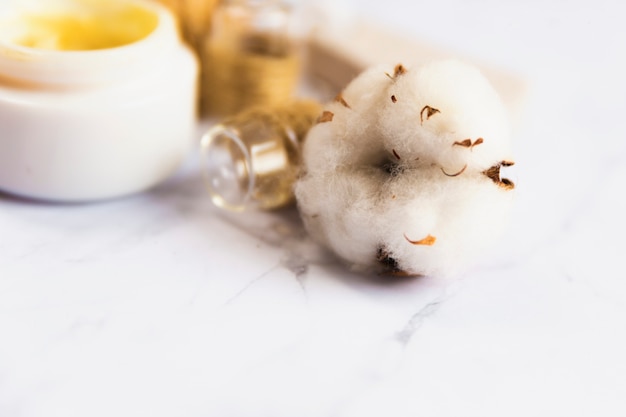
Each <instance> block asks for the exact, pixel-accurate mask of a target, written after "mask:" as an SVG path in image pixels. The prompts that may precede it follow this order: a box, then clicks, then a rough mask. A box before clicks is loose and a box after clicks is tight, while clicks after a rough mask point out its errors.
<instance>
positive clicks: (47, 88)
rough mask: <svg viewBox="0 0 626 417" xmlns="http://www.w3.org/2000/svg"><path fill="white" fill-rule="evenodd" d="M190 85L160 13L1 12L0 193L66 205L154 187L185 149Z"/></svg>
mask: <svg viewBox="0 0 626 417" xmlns="http://www.w3.org/2000/svg"><path fill="white" fill-rule="evenodd" d="M18 3H21V4H20V5H18ZM197 77H198V63H197V60H196V58H195V56H194V55H193V54H192V53H191V51H190V50H189V49H188V48H187V47H186V46H185V45H184V44H183V43H182V41H181V40H180V37H179V34H178V29H177V26H176V23H175V20H174V18H173V16H172V14H171V12H169V11H168V10H167V9H166V8H165V7H163V6H161V5H159V4H157V3H153V2H149V1H143V0H57V1H50V0H40V1H38V2H37V1H35V2H33V1H31V2H23V1H19V2H18V1H13V2H12V3H9V4H8V5H6V6H4V7H3V9H2V10H0V190H2V191H4V192H8V193H12V194H16V195H20V196H25V197H29V198H35V199H43V200H53V201H68V202H71V201H90V200H97V199H104V198H111V197H118V196H122V195H126V194H129V193H133V192H137V191H141V190H144V189H146V188H148V187H150V186H152V185H155V184H156V183H158V182H159V181H161V180H163V179H164V178H166V177H167V176H169V175H170V174H171V173H172V172H173V171H174V170H175V169H176V168H177V167H178V166H179V164H180V163H181V161H182V160H183V158H184V156H185V155H186V154H187V152H188V151H189V149H190V146H191V145H192V139H193V133H194V131H195V126H196V94H197V93H196V85H197Z"/></svg>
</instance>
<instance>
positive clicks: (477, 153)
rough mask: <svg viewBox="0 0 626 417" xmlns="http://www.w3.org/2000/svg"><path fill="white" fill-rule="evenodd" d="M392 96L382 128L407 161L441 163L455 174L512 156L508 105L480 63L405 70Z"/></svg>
mask: <svg viewBox="0 0 626 417" xmlns="http://www.w3.org/2000/svg"><path fill="white" fill-rule="evenodd" d="M387 96H388V99H387V100H385V102H383V103H381V104H382V106H381V108H380V111H379V112H380V117H379V120H380V127H379V128H380V131H382V132H385V134H384V141H385V145H384V146H385V148H386V149H387V152H388V153H389V154H393V155H394V157H396V158H398V159H399V160H401V161H402V162H401V163H405V164H406V163H408V164H411V163H413V161H421V163H426V164H429V163H436V164H438V165H439V166H441V167H442V168H444V169H445V170H446V172H450V173H454V172H458V171H459V170H460V169H462V168H463V167H464V166H467V168H468V169H470V170H471V169H476V170H485V169H487V168H489V167H491V166H493V165H494V164H495V163H498V162H500V161H503V160H511V150H510V129H509V124H508V120H507V114H506V109H505V107H504V105H503V104H502V102H501V100H500V98H499V97H498V95H497V93H496V91H495V90H494V89H493V87H492V86H491V85H490V84H489V82H488V81H487V79H486V78H485V77H484V76H483V75H482V74H481V73H480V72H479V71H478V70H477V69H476V68H474V67H472V66H469V65H467V64H464V63H462V62H459V61H453V60H448V61H437V62H433V63H430V64H427V65H425V66H422V67H419V68H409V69H405V71H404V72H403V73H402V74H398V75H397V76H396V77H394V79H393V82H391V83H390V84H389V89H388V93H387Z"/></svg>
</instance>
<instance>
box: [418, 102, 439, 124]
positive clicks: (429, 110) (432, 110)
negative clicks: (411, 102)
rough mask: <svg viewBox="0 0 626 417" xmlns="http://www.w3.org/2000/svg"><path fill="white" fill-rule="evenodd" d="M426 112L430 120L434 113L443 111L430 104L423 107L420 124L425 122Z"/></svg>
mask: <svg viewBox="0 0 626 417" xmlns="http://www.w3.org/2000/svg"><path fill="white" fill-rule="evenodd" d="M424 113H426V120H428V119H430V117H431V116H432V115H433V114H436V113H441V111H439V109H436V108H434V107H430V106H424V107H422V110H421V111H420V124H423V123H424Z"/></svg>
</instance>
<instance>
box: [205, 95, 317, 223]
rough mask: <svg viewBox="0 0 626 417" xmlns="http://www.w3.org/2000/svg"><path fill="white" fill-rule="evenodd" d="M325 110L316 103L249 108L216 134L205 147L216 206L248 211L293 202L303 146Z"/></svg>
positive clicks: (209, 134) (209, 185) (216, 128)
mask: <svg viewBox="0 0 626 417" xmlns="http://www.w3.org/2000/svg"><path fill="white" fill-rule="evenodd" d="M320 111H321V107H320V105H319V104H318V103H316V102H313V101H295V102H293V103H290V104H289V105H283V106H280V107H274V108H254V109H249V110H247V111H245V112H242V113H240V114H238V115H237V116H234V117H231V118H230V119H227V120H225V121H224V122H222V123H220V124H218V125H216V126H214V127H213V128H212V129H210V130H209V131H208V132H207V133H206V134H205V135H204V136H203V138H202V143H201V146H202V155H203V165H204V169H203V172H204V175H205V178H206V185H207V188H208V191H209V194H210V196H211V199H212V201H213V203H214V204H215V205H217V206H218V207H221V208H224V209H227V210H231V211H244V210H247V209H274V208H278V207H282V206H285V205H287V204H289V203H291V202H293V199H294V197H293V184H294V182H295V181H296V178H297V176H298V173H299V170H300V164H301V144H302V141H303V140H304V137H305V135H306V133H307V132H308V130H309V128H310V127H311V126H312V125H313V123H314V122H315V120H316V119H317V117H318V116H319V113H320Z"/></svg>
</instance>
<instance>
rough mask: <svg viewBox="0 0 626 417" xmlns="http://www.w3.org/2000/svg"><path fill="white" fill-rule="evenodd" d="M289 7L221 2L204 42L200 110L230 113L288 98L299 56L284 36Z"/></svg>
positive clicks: (278, 2) (275, 0)
mask: <svg viewBox="0 0 626 417" xmlns="http://www.w3.org/2000/svg"><path fill="white" fill-rule="evenodd" d="M290 21H291V8H290V7H289V6H288V5H287V4H286V3H285V2H284V1H282V0H222V1H221V2H220V3H219V5H218V7H217V8H216V9H215V10H214V13H213V20H212V27H211V33H210V35H209V37H208V38H207V40H206V43H205V45H204V48H205V49H204V53H203V54H202V57H201V61H202V66H203V82H202V84H203V87H202V88H203V90H202V102H203V109H204V111H205V113H208V114H215V115H232V114H235V113H237V112H239V111H242V110H245V109H246V108H250V107H254V106H259V105H263V106H275V105H280V104H281V103H284V102H285V101H286V100H288V99H290V98H291V97H292V93H293V91H294V89H295V86H296V83H297V81H298V75H299V57H298V54H297V53H296V48H295V45H294V44H293V42H292V41H291V39H290V36H289V25H290Z"/></svg>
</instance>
